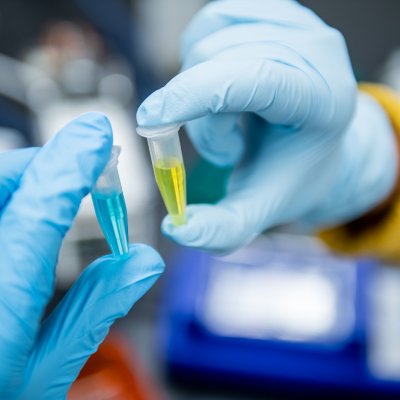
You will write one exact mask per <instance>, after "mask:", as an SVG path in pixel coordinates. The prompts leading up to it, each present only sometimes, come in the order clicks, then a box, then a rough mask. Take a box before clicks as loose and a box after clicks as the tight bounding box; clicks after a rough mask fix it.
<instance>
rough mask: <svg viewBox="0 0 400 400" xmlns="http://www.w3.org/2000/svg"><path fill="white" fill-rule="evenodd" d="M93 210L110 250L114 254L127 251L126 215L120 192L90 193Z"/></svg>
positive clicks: (121, 253)
mask: <svg viewBox="0 0 400 400" xmlns="http://www.w3.org/2000/svg"><path fill="white" fill-rule="evenodd" d="M92 199H93V205H94V210H95V212H96V216H97V220H98V221H99V224H100V227H101V229H102V230H103V233H104V236H105V237H106V239H107V243H108V245H109V246H110V248H111V251H112V252H113V254H114V255H116V256H121V255H123V254H126V253H127V252H128V247H129V244H128V243H129V241H128V216H127V212H126V204H125V199H124V195H123V194H122V192H112V193H92Z"/></svg>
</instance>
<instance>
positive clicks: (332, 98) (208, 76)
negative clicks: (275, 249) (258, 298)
mask: <svg viewBox="0 0 400 400" xmlns="http://www.w3.org/2000/svg"><path fill="white" fill-rule="evenodd" d="M182 57H183V70H184V71H183V72H182V73H181V74H179V75H178V76H176V77H175V78H174V79H172V80H171V81H170V82H169V83H168V84H167V85H166V86H165V87H163V88H162V89H160V90H158V91H156V92H155V93H153V94H152V95H150V96H149V97H148V98H147V99H146V100H145V101H144V102H143V103H142V105H141V106H140V107H139V110H138V112H137V120H138V124H139V125H142V126H152V125H159V124H168V123H173V122H177V121H190V120H193V121H191V122H189V123H188V124H187V127H188V131H189V135H190V138H191V139H192V141H193V143H194V145H195V146H196V148H197V150H198V151H199V152H200V153H201V155H202V156H204V157H205V158H206V159H208V160H209V161H211V162H213V163H215V164H217V165H221V166H223V165H230V164H235V163H237V162H238V161H239V160H240V159H241V158H242V155H243V153H244V150H245V149H246V150H248V151H247V153H248V154H247V159H246V160H245V162H242V164H241V165H240V168H239V169H238V170H237V172H236V173H235V174H234V176H233V177H232V179H231V185H230V188H229V193H228V195H227V197H226V198H225V199H223V200H222V201H221V202H219V203H218V204H216V205H194V206H189V207H188V223H187V224H186V225H183V226H181V227H178V228H175V227H173V226H172V224H171V223H170V220H169V218H168V217H167V218H166V219H165V220H164V222H163V225H162V229H163V231H164V233H165V234H166V235H168V236H170V237H171V238H172V239H174V240H175V241H177V242H178V243H181V244H183V245H187V246H193V247H200V248H206V249H212V250H218V251H226V250H231V249H234V248H236V247H238V246H241V245H243V244H245V243H247V242H248V241H250V240H251V239H253V238H254V237H255V236H256V235H258V234H259V233H260V232H262V231H263V230H265V229H268V228H270V227H272V226H275V225H280V224H284V223H288V222H293V221H300V220H301V221H302V222H304V223H305V224H308V225H309V226H312V227H318V226H324V225H330V224H337V223H340V222H343V221H347V220H349V219H351V218H354V217H356V216H359V215H361V214H363V213H365V212H366V211H367V210H369V209H371V208H372V207H374V206H375V205H376V204H377V203H379V202H380V201H381V200H382V199H384V198H385V196H387V195H388V193H389V192H390V190H391V189H392V187H393V184H394V181H395V174H396V162H397V160H396V153H395V142H394V140H395V139H394V137H393V133H392V129H391V126H390V124H389V122H388V120H387V118H386V116H385V114H384V112H383V111H382V110H381V108H380V106H379V105H378V104H377V103H376V102H375V101H374V100H372V99H371V98H369V97H368V96H366V95H357V91H356V83H355V80H354V77H353V73H352V68H351V65H350V61H349V58H348V55H347V49H346V45H345V42H344V40H343V37H342V35H341V34H340V33H339V32H338V31H336V30H335V29H332V28H331V27H329V26H327V25H326V24H325V23H324V22H323V21H321V20H320V19H319V18H318V17H317V16H316V15H315V14H314V13H313V12H312V11H310V10H309V9H307V8H305V7H303V6H301V5H300V4H298V3H297V2H295V1H289V0H221V1H215V2H212V3H210V4H209V5H207V6H206V7H205V8H204V9H203V10H201V11H200V12H199V13H198V14H197V15H196V16H195V17H194V19H193V20H192V22H191V23H190V24H189V27H188V28H187V30H186V33H185V34H184V38H183V45H182ZM245 117H246V118H245ZM247 117H248V118H247ZM247 142H253V143H252V144H253V149H252V150H251V149H250V147H246V145H245V143H247ZM254 142H255V143H254ZM254 148H255V150H254Z"/></svg>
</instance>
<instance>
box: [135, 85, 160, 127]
mask: <svg viewBox="0 0 400 400" xmlns="http://www.w3.org/2000/svg"><path fill="white" fill-rule="evenodd" d="M162 90H163V89H159V90H157V91H155V92H154V93H152V94H151V95H150V96H149V97H147V99H145V100H144V101H143V103H142V104H141V105H140V106H139V108H138V110H137V112H136V121H137V124H138V125H140V126H156V125H162V124H163V123H165V122H163V121H162V111H163V100H162V98H163V96H162Z"/></svg>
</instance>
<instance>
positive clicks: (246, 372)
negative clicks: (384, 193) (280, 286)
mask: <svg viewBox="0 0 400 400" xmlns="http://www.w3.org/2000/svg"><path fill="white" fill-rule="evenodd" d="M260 256H261V259H262V260H263V263H264V265H265V264H268V263H269V262H270V261H271V260H275V261H276V260H280V263H281V264H283V265H289V266H293V267H295V268H299V269H300V270H301V268H307V266H308V265H310V263H314V265H320V266H321V268H322V269H323V270H324V273H325V270H326V273H327V274H328V275H329V274H331V275H332V279H333V280H334V281H335V284H337V285H338V287H339V290H340V292H339V293H341V296H340V297H343V298H347V304H346V303H345V302H343V303H340V302H339V305H340V307H352V308H353V310H354V312H355V313H354V320H353V324H352V326H351V329H348V330H347V331H346V332H345V333H346V334H345V335H344V334H343V332H341V333H340V329H339V330H338V329H337V326H340V324H341V321H340V320H338V321H336V326H334V327H333V328H332V330H331V332H329V333H328V334H327V333H325V334H324V335H322V336H321V337H318V336H317V337H314V338H313V339H312V340H309V341H291V340H284V339H277V338H268V339H264V338H249V337H238V336H231V335H224V334H221V333H218V332H215V330H213V329H210V326H209V324H208V323H207V322H206V320H205V318H204V314H203V312H202V311H203V309H204V307H205V298H206V296H207V290H208V287H209V284H210V277H211V276H212V275H213V270H214V269H215V268H225V267H229V266H228V265H226V266H224V265H221V262H220V261H219V260H218V259H217V261H216V259H215V258H214V257H212V256H210V255H208V254H206V253H203V252H199V251H194V250H188V249H182V250H180V251H179V253H178V254H177V255H176V257H175V262H173V263H172V265H170V266H169V269H170V274H169V279H168V282H167V287H166V291H165V299H164V309H163V312H162V316H161V324H160V337H159V343H161V349H160V350H161V354H162V356H163V358H164V359H165V362H166V366H167V369H168V372H169V374H170V376H172V377H173V378H174V379H177V380H179V381H181V382H191V383H193V382H195V383H199V384H207V385H210V384H211V385H214V384H216V385H223V386H229V387H240V388H244V389H250V388H251V389H252V390H253V389H255V390H257V391H258V390H265V389H271V388H272V389H274V390H275V389H278V390H282V389H288V388H291V389H293V390H295V392H296V393H299V392H301V391H302V390H304V391H306V392H310V391H314V392H315V391H316V390H318V391H319V392H323V393H326V394H329V393H334V392H337V391H338V392H343V393H352V392H353V393H354V392H357V393H363V396H364V397H365V396H367V394H368V395H370V396H372V397H373V398H376V397H375V396H376V395H378V394H379V396H384V395H387V396H392V395H393V396H395V397H396V396H399V398H400V383H399V382H396V381H382V380H379V379H376V378H374V377H373V376H372V375H371V374H370V372H369V371H368V368H367V363H366V345H367V323H366V319H367V318H366V317H367V314H368V302H367V294H366V290H367V289H366V288H367V282H368V280H369V279H370V277H371V276H372V274H373V273H374V269H375V263H374V262H373V261H371V260H358V261H355V260H349V259H341V258H335V257H332V256H328V255H322V254H321V255H312V256H307V255H304V254H303V255H300V256H296V255H294V254H288V253H284V252H278V253H277V252H270V251H267V252H265V253H262V252H261V253H260V252H258V255H257V256H256V257H255V259H253V260H251V262H250V263H249V265H246V268H257V267H258V266H260V265H261V264H260ZM222 264H223V263H222ZM171 270H172V271H171ZM289 391H290V390H289Z"/></svg>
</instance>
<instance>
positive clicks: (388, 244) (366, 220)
mask: <svg viewBox="0 0 400 400" xmlns="http://www.w3.org/2000/svg"><path fill="white" fill-rule="evenodd" d="M359 90H360V91H362V92H365V93H367V94H368V95H370V96H371V97H373V98H374V99H375V100H376V101H377V102H378V103H379V104H380V105H381V107H382V108H383V110H384V111H385V112H386V114H387V116H388V119H389V120H390V123H391V124H392V127H393V131H394V132H395V134H396V139H397V140H396V142H397V153H398V154H400V98H399V97H398V96H397V95H396V94H395V93H394V92H393V91H392V90H390V89H388V88H386V87H385V86H383V85H377V84H369V83H363V84H360V85H359ZM399 229H400V171H398V173H397V183H396V186H395V188H394V190H393V191H392V193H391V194H390V195H389V196H388V197H387V198H386V199H385V201H384V202H383V203H381V204H380V205H378V206H377V207H376V208H375V209H374V210H372V211H371V212H369V213H368V214H366V215H364V216H362V217H360V218H358V219H356V220H354V221H352V222H350V223H347V224H346V225H343V226H340V227H337V228H333V229H328V230H325V231H322V232H320V233H319V235H318V236H319V237H320V238H321V239H322V240H323V241H324V242H325V243H326V244H327V245H328V246H329V247H331V248H332V249H333V250H335V251H337V252H340V253H349V254H363V255H366V254H369V255H374V256H379V257H381V258H383V259H387V260H396V259H397V260H399V259H400V246H399V244H398V239H397V237H398V230H399Z"/></svg>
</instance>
